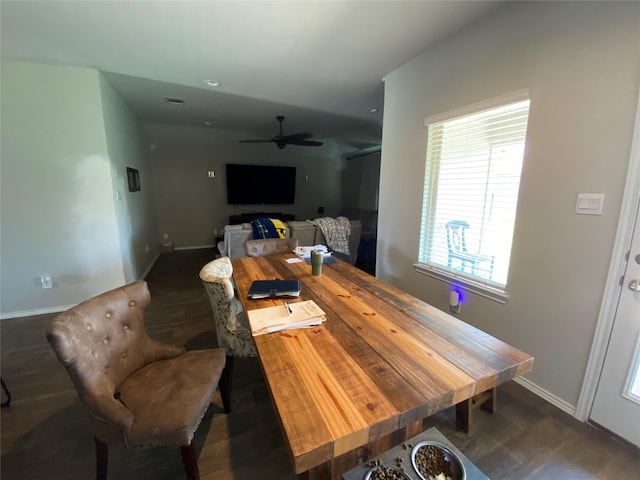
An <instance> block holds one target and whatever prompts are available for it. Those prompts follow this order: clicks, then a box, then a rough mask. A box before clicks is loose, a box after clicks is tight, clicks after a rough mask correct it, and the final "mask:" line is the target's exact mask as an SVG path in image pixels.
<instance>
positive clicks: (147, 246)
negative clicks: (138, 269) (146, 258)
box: [144, 243, 149, 253]
mask: <svg viewBox="0 0 640 480" xmlns="http://www.w3.org/2000/svg"><path fill="white" fill-rule="evenodd" d="M144 253H149V244H148V243H147V244H146V245H145V246H144Z"/></svg>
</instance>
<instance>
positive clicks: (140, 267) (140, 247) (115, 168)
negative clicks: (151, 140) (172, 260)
mask: <svg viewBox="0 0 640 480" xmlns="http://www.w3.org/2000/svg"><path fill="white" fill-rule="evenodd" d="M100 92H101V94H102V108H103V116H104V126H105V134H106V139H107V149H108V152H109V160H110V165H111V179H112V187H113V192H114V195H115V211H116V218H117V222H118V236H119V238H120V251H121V254H122V262H123V266H124V274H125V275H124V276H125V282H126V283H129V282H132V281H135V280H138V279H139V278H141V277H142V276H143V275H144V274H145V270H146V269H148V268H149V267H150V265H151V262H152V260H153V259H154V258H155V256H156V255H157V254H158V247H159V245H160V241H159V236H158V218H157V216H156V203H155V190H154V185H153V177H152V174H151V159H150V156H149V145H148V140H147V139H146V134H145V132H144V130H143V129H142V127H141V125H140V124H139V123H138V121H137V120H136V119H135V117H134V116H133V114H132V113H131V111H130V110H129V107H128V106H127V105H126V104H125V103H124V101H123V100H122V98H121V97H120V96H119V95H118V94H117V93H116V92H115V90H113V88H112V87H111V85H109V83H108V82H107V81H106V80H105V79H104V78H103V77H102V76H100ZM127 167H131V168H135V169H137V170H138V173H139V175H140V190H139V191H137V192H129V183H128V180H127Z"/></svg>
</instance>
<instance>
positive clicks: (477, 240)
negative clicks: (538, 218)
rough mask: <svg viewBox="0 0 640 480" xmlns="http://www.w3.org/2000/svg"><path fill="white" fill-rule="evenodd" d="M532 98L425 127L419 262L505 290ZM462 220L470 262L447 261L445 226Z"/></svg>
mask: <svg viewBox="0 0 640 480" xmlns="http://www.w3.org/2000/svg"><path fill="white" fill-rule="evenodd" d="M528 113H529V100H528V99H526V100H522V101H517V102H513V103H509V104H508V105H502V106H499V107H496V108H490V109H484V110H483V111H480V112H477V113H472V114H468V115H465V116H461V117H457V118H452V119H449V120H443V121H439V122H437V123H432V124H428V125H427V127H428V145H427V168H426V172H427V173H426V175H425V191H424V201H423V224H422V228H423V231H422V241H421V250H420V259H419V260H420V262H422V263H426V264H430V265H434V266H436V267H440V268H444V269H446V270H449V271H451V272H452V273H454V274H456V275H461V276H463V277H471V278H473V279H474V280H476V281H478V282H480V283H484V284H487V285H491V286H501V287H505V286H506V283H507V273H508V270H509V259H510V256H511V241H512V237H513V225H514V222H515V213H516V205H517V199H518V189H519V185H520V174H521V171H522V160H523V155H524V147H525V137H526V130H527V120H528ZM451 220H461V221H464V222H467V223H468V224H469V227H468V228H466V229H465V232H464V233H465V237H466V238H465V240H466V245H465V247H466V253H467V254H469V255H468V258H469V260H468V261H465V262H463V261H462V260H461V259H459V258H456V257H455V256H452V255H450V253H449V248H448V245H447V232H446V224H447V222H449V221H451Z"/></svg>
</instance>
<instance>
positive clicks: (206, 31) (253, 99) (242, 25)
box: [0, 0, 501, 148]
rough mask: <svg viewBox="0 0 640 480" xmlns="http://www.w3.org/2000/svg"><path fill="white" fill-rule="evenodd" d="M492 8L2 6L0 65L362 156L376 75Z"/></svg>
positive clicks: (151, 107) (197, 119)
mask: <svg viewBox="0 0 640 480" xmlns="http://www.w3.org/2000/svg"><path fill="white" fill-rule="evenodd" d="M499 3H501V2H500V1H482V0H478V1H462V0H460V1H458V0H450V1H406V2H405V1H180V0H173V1H64V0H60V1H8V0H2V2H0V9H1V10H0V21H1V29H0V35H1V37H0V40H1V41H0V44H1V52H2V58H3V59H5V60H20V61H31V62H45V63H52V64H62V65H71V66H79V67H89V68H95V69H97V70H100V71H101V72H103V74H104V76H105V78H106V79H107V80H108V81H109V83H110V84H111V85H112V86H113V87H114V89H115V90H116V91H117V92H118V93H119V94H120V95H121V96H122V97H123V98H124V100H125V101H126V102H127V103H128V104H129V106H130V107H131V109H132V110H133V111H134V112H135V114H136V115H137V116H138V118H139V119H140V120H141V121H143V122H152V123H167V124H176V125H186V126H194V127H201V128H207V127H208V128H217V129H230V130H237V131H242V132H251V133H252V134H254V135H260V136H265V137H270V136H272V135H274V134H275V133H276V132H277V128H278V125H277V121H276V120H275V116H276V115H285V116H286V117H287V118H286V121H285V124H284V126H285V133H295V132H302V131H305V132H313V134H314V136H313V138H314V139H318V140H322V139H329V138H333V139H336V140H337V141H345V142H347V143H349V144H350V145H354V146H357V148H364V147H367V146H371V145H374V144H377V143H380V140H381V130H382V115H383V91H384V88H383V82H384V77H385V75H387V74H388V73H390V72H392V71H393V70H395V69H396V68H398V67H399V66H401V65H402V64H404V63H405V62H407V61H408V60H410V59H411V58H413V57H414V56H416V55H417V54H419V53H420V52H421V51H423V50H424V49H426V48H427V47H428V46H429V45H430V44H433V43H434V42H437V41H438V40H439V39H441V38H443V37H445V36H447V35H449V34H451V33H453V32H455V31H456V30H458V29H460V28H462V27H463V26H464V25H466V24H468V23H469V22H471V21H473V20H474V19H475V18H477V17H479V16H481V15H485V14H487V13H488V12H489V11H490V10H491V9H493V8H495V7H496V6H497V5H498V4H499ZM207 80H211V81H214V82H218V83H219V86H209V85H207V84H205V81H207ZM166 97H175V98H180V99H183V100H184V104H183V105H181V106H176V105H173V104H170V103H167V102H166V101H165V98H166Z"/></svg>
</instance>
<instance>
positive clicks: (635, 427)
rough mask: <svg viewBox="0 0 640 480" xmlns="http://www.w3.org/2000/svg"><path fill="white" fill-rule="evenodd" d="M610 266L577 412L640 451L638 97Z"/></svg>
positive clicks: (639, 170) (639, 150) (639, 143)
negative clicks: (625, 179) (629, 155)
mask: <svg viewBox="0 0 640 480" xmlns="http://www.w3.org/2000/svg"><path fill="white" fill-rule="evenodd" d="M636 108H637V110H636V120H635V127H634V134H633V140H632V145H631V157H630V160H629V169H628V172H627V183H626V185H625V190H624V197H623V201H622V206H621V210H620V220H619V224H618V230H617V232H616V240H615V245H614V250H613V253H612V257H611V259H612V260H611V266H610V268H609V274H608V276H607V283H606V286H605V291H604V295H603V302H602V307H601V309H600V315H599V318H598V324H597V327H596V332H595V337H594V341H593V345H592V348H591V354H590V357H589V362H588V364H587V371H586V374H585V381H584V383H583V387H582V391H581V393H580V399H579V401H578V406H577V409H576V417H577V418H579V419H580V420H587V419H589V420H591V421H593V422H594V423H597V424H599V425H601V426H602V427H604V428H606V429H607V430H609V431H611V432H613V433H614V434H616V435H618V436H620V437H622V438H624V439H625V440H627V441H629V442H630V443H632V444H634V445H637V446H639V447H640V94H639V95H638V103H637V107H636Z"/></svg>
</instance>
